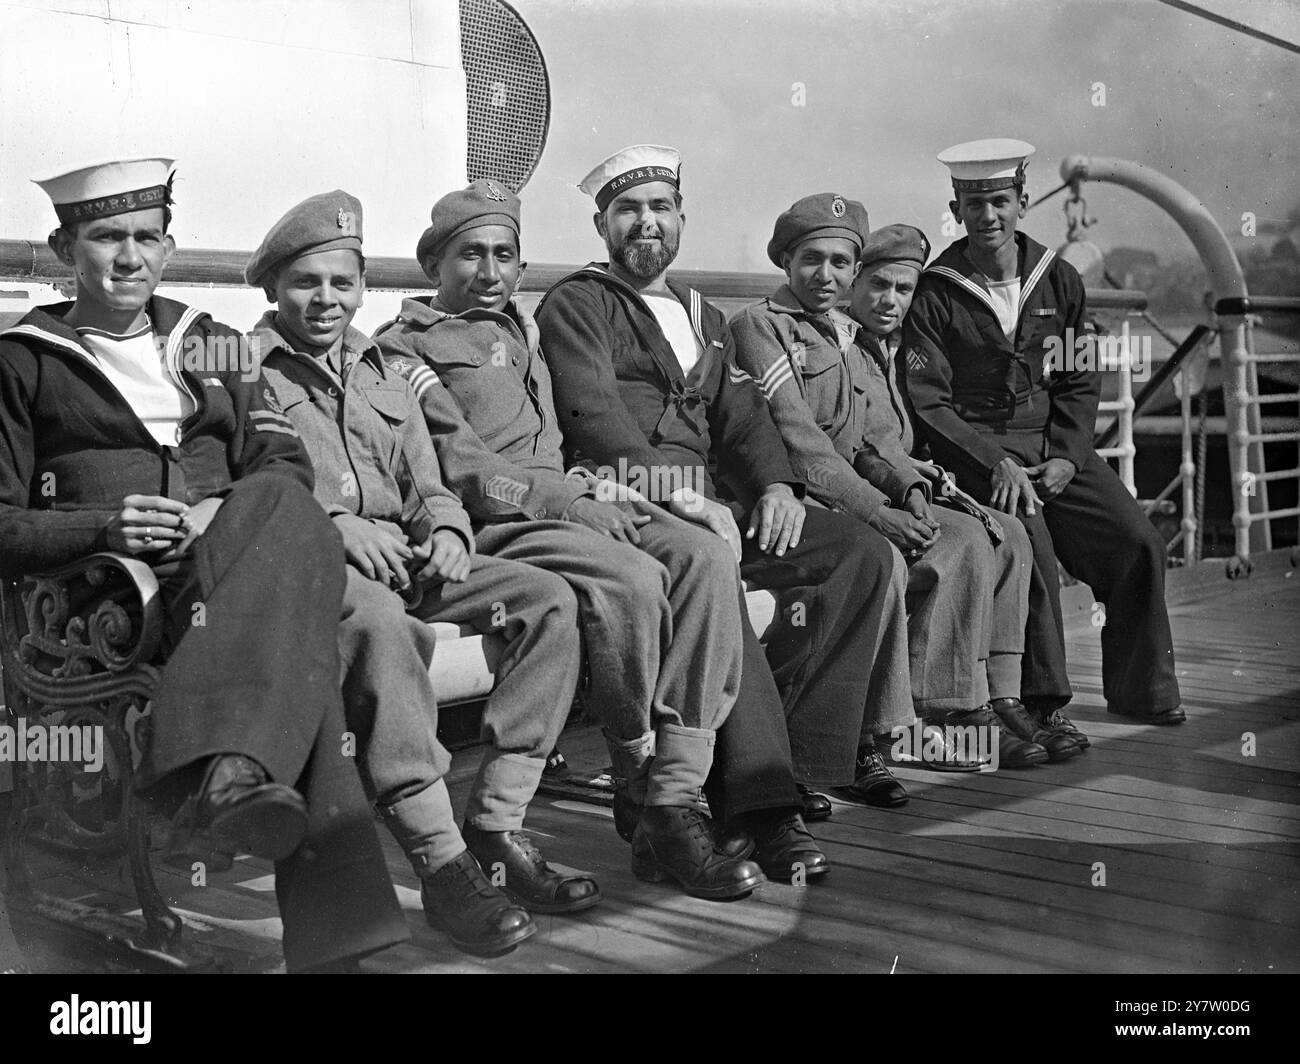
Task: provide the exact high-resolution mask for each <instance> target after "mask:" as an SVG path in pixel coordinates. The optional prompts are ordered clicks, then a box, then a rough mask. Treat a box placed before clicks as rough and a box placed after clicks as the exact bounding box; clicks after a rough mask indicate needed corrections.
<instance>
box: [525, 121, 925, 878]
mask: <svg viewBox="0 0 1300 1064" xmlns="http://www.w3.org/2000/svg"><path fill="white" fill-rule="evenodd" d="M678 164H679V157H678V154H677V152H676V151H675V150H673V149H671V148H664V147H659V146H657V145H637V146H635V147H632V148H627V149H624V150H623V151H620V152H618V153H616V154H615V155H613V156H611V157H610V158H609V159H607V160H605V161H604V162H603V163H601V164H600V165H599V166H597V167H596V168H595V169H594V170H592V171H591V173H590V174H588V175H587V177H586V178H584V180H583V181H582V183H581V186H580V187H581V188H582V189H583V190H584V191H585V192H587V193H588V194H590V195H592V196H593V197H594V198H595V200H596V207H597V213H596V215H595V226H596V231H597V232H598V233H599V234H600V235H601V237H602V238H603V239H604V241H605V245H606V248H607V249H608V251H609V255H610V261H609V262H608V263H592V264H590V265H588V266H587V267H585V268H584V269H582V270H580V271H578V272H577V273H575V274H572V275H571V276H569V277H567V278H565V279H564V280H562V281H560V282H559V283H558V284H557V285H556V286H555V287H554V288H552V289H551V291H550V292H549V293H547V295H546V297H545V299H544V300H543V302H542V304H541V306H540V307H539V309H538V315H537V317H538V325H539V327H540V329H541V334H542V344H543V347H544V348H545V350H546V351H547V355H548V357H549V359H550V361H551V365H552V372H553V375H554V382H555V396H556V408H557V410H558V412H559V417H560V424H561V427H562V428H563V429H564V433H565V440H566V445H567V447H568V449H569V451H570V453H571V456H572V457H573V458H574V460H576V461H579V462H583V463H585V464H588V465H590V466H592V467H603V472H605V473H607V474H611V475H613V476H615V477H616V478H617V479H618V480H620V481H622V482H624V483H626V482H629V481H635V480H638V479H639V480H642V481H648V482H650V483H664V482H668V483H670V484H671V483H672V477H671V476H666V475H665V471H669V472H671V471H674V470H682V469H685V470H695V469H698V470H700V471H701V474H700V476H701V479H702V482H703V483H702V485H701V495H702V497H701V499H700V501H699V505H698V507H697V509H696V512H695V514H694V520H696V521H697V522H699V523H701V524H705V525H706V527H712V528H713V529H714V530H715V531H716V532H717V533H718V534H720V535H723V536H724V537H726V538H728V539H730V540H732V541H733V542H737V543H739V544H741V549H740V550H739V551H738V556H739V557H740V562H741V573H742V575H743V576H744V577H745V578H746V579H747V580H752V581H753V582H754V583H756V584H757V585H758V586H761V587H765V588H769V589H772V590H774V591H777V592H779V593H780V594H781V602H780V611H779V614H778V617H777V619H776V622H775V623H774V625H773V627H772V629H771V630H770V633H769V636H768V644H767V656H766V659H765V658H764V655H763V651H762V648H761V647H760V646H759V644H758V641H757V640H756V639H755V637H754V635H753V632H752V630H750V628H749V626H744V627H745V632H744V636H745V651H746V652H745V658H744V666H743V670H742V681H741V682H742V687H741V693H740V696H739V698H738V699H737V703H736V708H735V710H734V711H733V712H732V715H731V717H730V718H729V719H728V722H727V724H726V725H725V726H724V727H723V728H722V729H721V730H720V732H719V735H718V754H717V757H716V760H715V767H714V773H713V776H712V777H711V779H710V790H709V801H710V805H711V806H713V807H714V809H715V812H718V811H722V815H723V816H724V817H725V818H726V820H727V821H728V822H729V823H730V825H731V826H733V827H735V828H740V829H747V830H750V831H752V832H753V833H754V834H755V835H756V836H757V837H758V839H759V860H760V863H763V855H764V852H765V847H768V846H769V845H770V843H771V842H772V841H773V840H774V839H779V838H781V837H783V836H786V835H790V834H793V833H803V831H804V828H803V821H802V817H801V816H800V813H799V811H800V809H801V807H802V806H803V803H804V801H805V798H804V797H801V795H800V792H799V790H798V788H797V786H796V780H798V781H799V782H802V783H803V784H805V785H808V786H813V785H825V786H839V785H848V784H852V783H853V781H854V777H855V773H854V751H855V750H856V749H857V747H858V743H859V739H860V738H861V733H862V731H863V728H864V718H865V717H866V715H867V714H866V708H867V705H868V688H869V682H868V681H869V677H870V675H871V668H870V662H871V660H872V658H873V656H874V654H875V651H876V648H877V646H879V644H880V642H881V638H882V635H883V629H884V628H885V627H886V626H887V625H889V624H894V625H898V624H902V623H904V622H903V621H902V620H901V608H900V606H899V604H900V603H901V598H902V573H901V572H897V573H896V572H895V571H894V567H893V560H892V555H891V552H890V550H889V547H888V544H886V543H885V542H884V541H883V540H881V539H880V538H879V537H877V536H874V535H869V536H862V535H857V534H856V533H857V528H856V526H855V525H854V523H853V522H852V520H851V519H849V518H843V517H839V516H836V515H833V514H829V513H826V512H824V511H820V510H809V511H807V512H805V510H804V507H803V503H802V501H801V499H802V495H803V490H804V486H803V483H802V482H801V481H800V480H799V478H798V477H796V476H795V474H794V471H793V470H792V469H791V467H790V461H789V457H788V456H787V454H786V450H785V446H784V445H783V444H782V442H781V438H780V435H779V434H778V433H777V431H776V427H775V426H774V425H773V424H772V420H771V417H770V415H769V414H768V411H767V405H766V403H765V401H764V399H763V397H762V394H761V393H760V392H759V390H758V388H757V386H756V384H755V382H754V381H753V380H752V379H751V378H749V377H748V376H746V375H745V374H744V373H742V372H741V371H740V370H739V369H738V368H737V367H736V364H735V352H734V349H733V344H732V339H731V334H730V332H729V331H728V329H727V326H726V322H725V320H724V319H723V316H722V314H721V312H719V311H718V310H717V309H716V308H714V307H712V306H710V305H708V304H707V303H705V302H704V300H703V299H702V298H701V297H700V295H699V293H698V292H695V291H693V290H691V289H689V288H686V287H685V286H682V285H679V284H677V283H675V282H670V281H668V280H667V279H666V277H665V272H666V270H667V268H668V265H669V264H670V263H671V262H672V261H673V259H674V258H675V257H676V254H677V249H678V244H679V237H680V233H681V230H682V226H683V223H684V216H683V213H682V209H681V205H682V201H681V193H680V190H679V181H678ZM678 482H680V480H679V481H678ZM681 490H683V489H677V491H681ZM675 494H676V492H675V491H674V492H670V493H669V498H667V499H661V500H659V501H660V502H662V503H668V504H671V502H672V497H673V496H674V495H675ZM724 499H725V500H726V501H725V502H724V501H723V500H724ZM737 518H739V520H740V525H739V526H737V524H736V520H737ZM739 528H744V529H745V533H744V535H743V537H742V536H741V533H740V531H739ZM783 709H784V717H785V719H784V720H783V719H782V716H783V714H782V710H783ZM911 720H912V715H911V711H910V706H909V707H908V712H907V716H906V719H902V720H897V721H890V720H884V721H879V722H876V726H878V727H881V728H883V729H884V730H886V731H888V730H889V729H890V728H892V727H893V726H894V725H895V724H901V725H906V724H909V723H910V722H911ZM890 782H892V781H890ZM809 797H810V798H812V797H813V796H812V795H811V794H810V795H809ZM764 871H767V872H768V874H769V875H772V874H773V873H772V871H771V870H769V868H768V866H767V865H766V864H764ZM783 878H789V876H788V874H787V875H786V876H784V877H783Z"/></svg>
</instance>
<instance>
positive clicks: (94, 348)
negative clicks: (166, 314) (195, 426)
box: [77, 324, 194, 447]
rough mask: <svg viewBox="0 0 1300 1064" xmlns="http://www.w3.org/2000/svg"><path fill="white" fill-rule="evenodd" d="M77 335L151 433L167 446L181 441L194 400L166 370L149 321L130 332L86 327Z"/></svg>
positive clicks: (78, 331)
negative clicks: (142, 326)
mask: <svg viewBox="0 0 1300 1064" xmlns="http://www.w3.org/2000/svg"><path fill="white" fill-rule="evenodd" d="M77 335H78V336H80V337H81V342H82V343H83V344H85V345H86V347H88V348H89V349H90V351H91V353H92V354H94V356H95V361H96V364H97V365H98V366H99V368H100V370H101V371H102V372H103V374H104V376H106V377H107V378H108V379H109V380H110V381H112V382H113V385H114V387H116V388H117V390H118V391H119V392H121V393H122V398H123V399H125V400H126V401H127V403H128V404H129V405H130V407H131V409H132V410H134V411H135V414H136V417H138V418H139V419H140V420H141V421H143V422H144V427H145V428H147V429H148V430H149V434H150V435H151V436H153V438H154V439H155V440H157V441H158V442H159V443H160V444H162V445H163V446H165V447H171V446H174V445H175V444H177V443H179V442H180V423H181V421H182V420H183V419H184V418H185V417H188V416H189V415H190V414H192V413H193V412H194V400H193V399H191V398H190V397H189V395H188V394H187V393H185V392H184V391H182V390H181V389H180V388H178V387H177V386H176V385H175V384H174V383H172V380H171V378H170V377H168V376H167V373H166V371H164V369H163V363H162V350H161V349H160V348H159V346H158V345H157V343H156V342H155V341H154V334H153V328H152V327H151V326H150V325H147V324H146V325H145V327H144V328H143V329H141V330H140V331H139V332H134V333H132V334H131V335H129V336H113V335H112V334H110V333H106V332H101V331H100V330H98V329H89V328H86V329H78V330H77Z"/></svg>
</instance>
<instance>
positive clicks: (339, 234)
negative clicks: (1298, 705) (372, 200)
mask: <svg viewBox="0 0 1300 1064" xmlns="http://www.w3.org/2000/svg"><path fill="white" fill-rule="evenodd" d="M336 248H351V249H352V250H353V251H355V252H357V254H361V201H360V200H359V199H357V198H356V197H355V196H350V195H348V194H347V193H346V192H344V191H343V190H342V189H337V188H336V189H335V190H334V191H333V192H322V193H321V194H320V195H318V196H311V197H309V198H307V199H305V200H303V201H302V202H301V203H299V204H298V205H297V206H296V207H292V208H290V209H289V211H288V213H287V214H285V216H284V217H283V218H281V219H280V220H279V221H278V222H276V223H275V225H273V226H271V229H270V232H268V233H267V234H266V236H265V237H264V238H263V240H262V244H261V246H260V247H259V248H258V249H257V250H256V251H254V252H253V254H252V257H251V258H250V259H249V260H248V264H247V265H246V266H245V267H244V280H245V281H246V282H248V283H249V284H251V285H253V286H254V287H257V286H259V285H261V284H262V282H263V280H265V278H266V276H267V274H269V273H270V272H271V270H272V269H273V268H274V267H276V266H278V265H279V264H280V263H282V262H285V261H287V260H289V259H296V258H297V257H298V256H299V255H305V254H306V253H307V252H309V251H310V252H318V251H334V250H335V249H336Z"/></svg>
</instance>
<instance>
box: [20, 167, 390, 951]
mask: <svg viewBox="0 0 1300 1064" xmlns="http://www.w3.org/2000/svg"><path fill="white" fill-rule="evenodd" d="M170 167H171V160H170V159H168V158H165V157H162V156H151V157H147V158H136V159H127V160H113V161H108V162H104V163H98V164H92V165H88V166H81V167H77V168H76V169H70V170H66V171H63V172H60V173H57V174H51V175H48V176H45V177H42V178H40V179H39V184H40V185H41V187H42V188H44V189H46V191H47V192H49V194H50V198H51V199H52V200H53V201H54V205H55V211H56V213H57V214H58V217H59V222H60V225H59V228H58V229H56V230H55V231H54V232H53V233H52V234H51V235H50V246H51V248H53V250H54V252H55V253H56V254H57V255H58V257H59V259H60V261H62V262H63V263H65V264H66V265H67V266H69V267H71V268H72V270H73V272H74V275H75V278H76V286H77V297H76V300H75V301H74V302H72V303H62V304H56V305H53V306H47V307H42V308H40V309H37V310H33V311H32V312H31V313H29V314H27V315H26V317H24V318H23V319H22V320H21V321H20V322H19V323H18V324H17V325H15V326H13V327H11V328H9V329H7V330H5V331H4V332H2V333H0V424H3V425H4V426H5V429H4V431H3V433H0V439H2V442H0V543H3V544H4V548H3V550H0V575H4V576H6V577H16V576H20V575H23V574H27V573H35V572H41V571H48V570H50V569H54V568H57V567H59V566H62V565H65V564H68V563H70V562H73V561H75V560H77V559H78V558H81V557H84V556H85V555H88V554H91V553H93V552H95V551H103V550H112V551H119V552H122V553H126V554H131V555H134V556H136V557H138V558H140V559H141V560H142V561H144V562H145V563H147V564H149V565H150V566H151V567H152V568H153V569H154V572H155V573H156V574H157V576H158V578H159V584H160V590H159V594H160V597H161V600H162V604H163V607H164V610H165V620H164V638H163V642H164V645H165V646H166V647H167V654H166V660H165V661H160V662H158V663H157V664H160V665H161V670H162V671H161V679H160V681H159V684H158V686H157V687H156V689H155V690H154V691H153V694H152V706H153V711H152V717H151V736H150V741H149V744H148V748H147V750H146V751H145V756H144V761H143V764H142V765H141V768H140V772H139V775H138V777H137V782H138V785H139V786H140V787H141V788H142V789H144V790H146V792H147V793H148V794H149V795H150V796H151V797H153V798H156V799H157V800H159V801H160V802H161V803H165V804H168V805H171V806H173V807H175V805H179V807H180V808H179V811H178V812H177V813H176V815H175V817H174V820H173V826H172V833H171V839H170V842H169V845H168V851H167V855H166V859H167V861H168V863H171V864H175V865H177V866H179V867H182V868H184V869H185V870H186V872H187V873H188V872H190V871H191V870H192V867H194V862H195V861H200V862H202V863H203V865H204V866H205V867H206V868H208V870H209V871H219V870H220V869H221V868H223V867H226V868H228V867H230V865H231V862H232V860H233V856H234V854H235V853H253V854H256V855H258V856H261V857H263V858H266V859H268V860H274V861H275V862H276V892H277V896H278V898H279V900H280V904H281V916H282V918H283V922H284V940H283V945H284V954H285V960H286V962H287V965H288V967H289V968H290V969H291V970H294V971H298V970H307V969H317V968H332V967H336V966H339V965H342V964H344V963H346V962H350V959H352V958H355V957H356V956H359V955H362V954H365V953H370V952H373V951H374V950H377V949H381V948H383V947H384V946H386V945H389V944H391V943H394V942H398V941H402V940H403V939H405V938H406V937H408V936H407V930H406V925H405V921H404V920H403V918H402V915H401V911H400V909H398V907H397V904H396V899H395V898H394V895H393V890H392V886H391V883H390V882H389V880H388V874H387V871H386V869H385V867H384V861H383V856H382V853H381V851H380V849H379V842H378V839H377V837H376V836H375V830H374V825H373V824H372V823H371V820H370V813H369V809H368V806H367V803H366V800H365V796H364V794H363V793H362V789H361V782H360V779H359V777H358V775H357V768H356V764H355V761H354V760H353V759H352V758H349V757H345V756H342V754H341V752H340V747H339V743H338V736H339V735H341V734H343V730H344V728H345V725H344V717H343V705H342V699H341V695H340V691H339V685H338V676H339V657H338V641H337V631H338V618H339V616H340V608H341V603H342V594H343V565H342V564H341V563H342V557H341V553H340V546H339V539H338V534H337V532H335V530H334V529H333V527H332V526H331V525H330V521H329V518H328V517H327V516H326V514H325V512H324V510H323V509H322V508H321V507H320V506H319V505H318V504H317V503H316V501H315V499H314V498H313V497H312V494H311V486H312V469H311V464H310V462H309V460H308V458H307V455H306V452H305V451H304V450H303V448H302V444H301V441H300V440H299V438H298V434H297V432H296V431H294V428H293V423H292V422H291V421H289V420H288V419H287V418H286V417H285V416H284V414H283V412H282V411H281V410H280V407H279V405H278V404H277V403H276V402H275V399H274V396H273V395H272V393H271V391H270V388H269V386H268V385H267V383H266V381H265V380H264V378H262V376H261V375H260V374H259V373H257V372H251V373H250V372H248V371H247V369H246V368H245V367H244V366H243V364H242V360H240V359H237V358H236V359H232V358H230V352H231V351H238V350H239V349H240V339H241V338H240V336H239V334H238V333H237V332H236V331H235V330H233V329H230V328H228V327H227V326H225V325H220V324H218V323H216V322H214V321H213V320H212V319H211V318H210V317H209V316H208V315H207V314H205V313H203V312H201V311H198V310H195V309H194V308H192V307H187V306H184V305H182V304H180V303H176V302H173V301H172V300H168V299H160V298H157V297H155V296H154V288H155V286H156V285H157V283H158V279H159V277H160V275H161V273H162V270H163V267H164V266H165V265H166V263H167V259H168V258H169V257H170V255H171V253H172V251H173V249H174V244H173V242H172V239H171V237H170V236H168V235H167V225H168V222H169V220H170V219H169V215H170V209H169V208H170V194H169V189H170V184H171V180H170ZM331 556H337V557H338V560H339V564H337V565H334V566H326V565H322V564H321V559H324V558H329V557H331ZM197 603H202V605H203V607H204V611H203V620H202V622H201V623H199V622H194V623H192V621H193V618H194V617H195V616H196V614H195V613H194V612H193V611H192V609H191V607H192V606H194V605H195V604H197ZM254 621H255V623H254Z"/></svg>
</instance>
